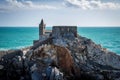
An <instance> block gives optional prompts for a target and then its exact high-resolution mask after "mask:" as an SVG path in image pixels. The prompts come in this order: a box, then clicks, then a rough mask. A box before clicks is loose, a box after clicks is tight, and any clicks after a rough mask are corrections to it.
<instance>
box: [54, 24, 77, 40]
mask: <svg viewBox="0 0 120 80" xmlns="http://www.w3.org/2000/svg"><path fill="white" fill-rule="evenodd" d="M52 35H53V37H65V38H69V37H77V26H53V28H52Z"/></svg>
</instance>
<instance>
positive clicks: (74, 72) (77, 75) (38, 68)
mask: <svg viewBox="0 0 120 80" xmlns="http://www.w3.org/2000/svg"><path fill="white" fill-rule="evenodd" d="M0 53H1V56H0V60H1V61H0V80H120V76H119V75H120V56H119V55H117V54H116V53H113V52H110V51H108V50H107V49H105V48H102V47H101V46H100V45H97V44H95V43H94V42H93V41H92V40H90V39H87V38H85V37H82V36H79V35H78V37H72V36H69V38H67V37H64V38H63V37H58V36H57V38H56V37H55V36H54V37H53V36H50V37H49V38H47V39H46V40H44V41H42V42H37V43H36V44H35V45H34V46H32V47H30V48H27V49H22V50H9V51H1V52H0Z"/></svg>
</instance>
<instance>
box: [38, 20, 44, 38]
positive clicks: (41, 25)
mask: <svg viewBox="0 0 120 80" xmlns="http://www.w3.org/2000/svg"><path fill="white" fill-rule="evenodd" d="M44 34H45V24H44V21H43V19H42V20H41V22H40V24H39V36H41V35H44Z"/></svg>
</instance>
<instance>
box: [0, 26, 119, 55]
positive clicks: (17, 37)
mask: <svg viewBox="0 0 120 80" xmlns="http://www.w3.org/2000/svg"><path fill="white" fill-rule="evenodd" d="M47 29H51V28H50V27H49V28H47ZM78 33H79V34H80V35H81V36H84V37H87V38H90V39H92V40H93V41H95V43H97V44H101V45H102V46H103V47H104V48H108V50H110V51H113V52H116V53H117V54H120V28H119V27H107V28H105V27H104V28H103V27H101V28H100V27H78ZM38 38H39V36H38V27H0V50H6V49H19V48H24V47H27V46H31V45H32V44H33V40H37V39H38Z"/></svg>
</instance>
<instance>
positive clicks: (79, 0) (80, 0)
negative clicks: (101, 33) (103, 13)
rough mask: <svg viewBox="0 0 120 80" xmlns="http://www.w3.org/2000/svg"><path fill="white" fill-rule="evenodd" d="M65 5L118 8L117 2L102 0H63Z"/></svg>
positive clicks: (87, 7) (83, 7) (88, 7)
mask: <svg viewBox="0 0 120 80" xmlns="http://www.w3.org/2000/svg"><path fill="white" fill-rule="evenodd" d="M64 5H65V6H67V7H76V8H81V9H84V10H86V9H120V4H119V3H114V2H102V1H101V0H65V2H64Z"/></svg>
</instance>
